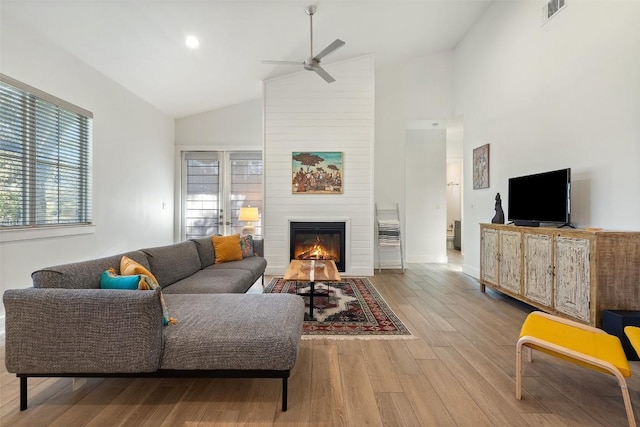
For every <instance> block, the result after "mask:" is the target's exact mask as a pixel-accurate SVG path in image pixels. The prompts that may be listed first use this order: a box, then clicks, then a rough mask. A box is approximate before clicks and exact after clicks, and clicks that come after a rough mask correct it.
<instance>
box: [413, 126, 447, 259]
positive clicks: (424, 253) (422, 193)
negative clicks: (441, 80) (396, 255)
mask: <svg viewBox="0 0 640 427" xmlns="http://www.w3.org/2000/svg"><path fill="white" fill-rule="evenodd" d="M405 151H406V160H405V167H406V170H405V188H406V192H407V193H406V194H407V197H406V202H405V203H406V221H407V225H406V229H407V230H408V232H407V233H406V234H405V241H406V245H405V248H406V254H407V255H406V260H407V262H446V261H447V257H446V243H447V240H446V236H447V228H446V223H445V221H446V209H447V200H446V190H445V189H446V181H445V179H446V131H445V130H444V129H442V130H430V129H429V130H425V129H414V130H407V131H406V147H405ZM427 171H428V173H427Z"/></svg>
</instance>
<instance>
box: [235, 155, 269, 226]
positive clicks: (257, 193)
mask: <svg viewBox="0 0 640 427" xmlns="http://www.w3.org/2000/svg"><path fill="white" fill-rule="evenodd" d="M229 166H230V167H229V171H230V179H229V182H230V184H231V185H230V203H229V204H228V206H229V207H230V210H231V211H230V212H229V216H228V218H231V224H230V225H231V227H230V230H229V234H235V233H239V234H242V227H244V226H245V225H247V224H246V223H245V222H239V221H238V215H239V213H240V208H241V207H243V206H252V207H257V208H258V211H259V213H260V220H258V221H257V222H253V223H252V225H253V226H254V227H255V228H256V231H255V233H254V236H261V235H262V212H263V203H262V153H261V152H259V151H237V152H231V153H229Z"/></svg>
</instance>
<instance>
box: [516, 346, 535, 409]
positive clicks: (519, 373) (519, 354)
mask: <svg viewBox="0 0 640 427" xmlns="http://www.w3.org/2000/svg"><path fill="white" fill-rule="evenodd" d="M528 350H531V349H528ZM516 399H518V400H521V399H522V343H521V342H518V344H517V345H516Z"/></svg>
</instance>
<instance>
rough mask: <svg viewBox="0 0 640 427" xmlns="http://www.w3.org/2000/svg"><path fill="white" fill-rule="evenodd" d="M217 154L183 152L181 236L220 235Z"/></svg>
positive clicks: (218, 163) (218, 164)
mask: <svg viewBox="0 0 640 427" xmlns="http://www.w3.org/2000/svg"><path fill="white" fill-rule="evenodd" d="M218 157H219V156H218V153H215V152H206V153H204V152H203V153H185V155H184V162H183V166H184V167H183V173H184V175H183V179H184V181H183V182H185V183H186V188H184V187H183V201H184V203H183V206H184V211H183V224H184V229H183V235H184V238H186V239H194V238H198V237H206V236H210V235H212V234H222V230H221V229H220V225H221V222H222V219H221V210H220V208H221V207H220V161H219V158H218Z"/></svg>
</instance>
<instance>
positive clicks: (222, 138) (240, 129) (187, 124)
mask: <svg viewBox="0 0 640 427" xmlns="http://www.w3.org/2000/svg"><path fill="white" fill-rule="evenodd" d="M262 131H263V127H262V99H260V98H257V99H253V100H251V101H247V102H243V103H240V104H236V105H230V106H228V107H224V108H219V109H216V110H212V111H207V112H205V113H201V114H196V115H193V116H188V117H182V118H179V119H177V120H176V145H187V146H208V147H211V146H216V147H219V146H229V145H232V146H237V147H246V146H249V147H256V146H258V147H261V146H262V143H263V140H262Z"/></svg>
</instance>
